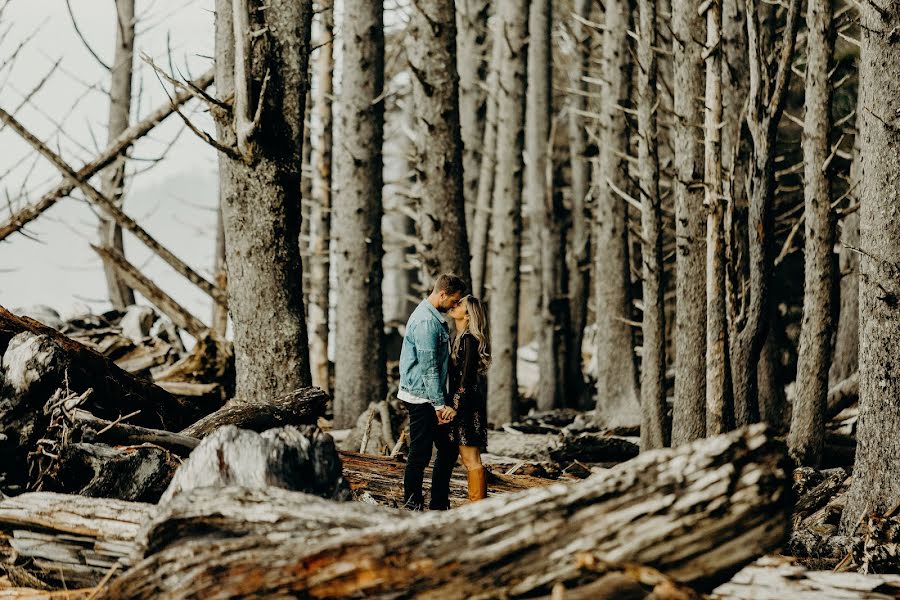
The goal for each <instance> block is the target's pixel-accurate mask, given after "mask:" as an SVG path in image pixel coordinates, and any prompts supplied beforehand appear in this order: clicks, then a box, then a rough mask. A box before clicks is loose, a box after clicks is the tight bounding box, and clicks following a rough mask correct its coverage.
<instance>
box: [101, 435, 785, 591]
mask: <svg viewBox="0 0 900 600" xmlns="http://www.w3.org/2000/svg"><path fill="white" fill-rule="evenodd" d="M787 464H788V460H787V454H786V450H785V448H784V445H783V444H782V443H780V442H777V441H775V440H774V439H773V438H772V437H771V435H770V433H769V432H768V431H767V429H766V428H765V426H763V425H754V426H751V427H748V428H745V429H742V430H738V431H735V432H732V433H729V434H726V435H722V436H718V437H715V438H709V439H705V440H700V441H698V442H695V443H693V444H690V445H685V446H681V447H679V448H675V449H664V450H657V451H651V452H647V453H645V454H642V455H640V456H639V457H637V458H636V459H634V460H632V461H629V462H627V463H623V464H621V465H619V466H617V467H615V468H613V469H610V470H609V471H606V472H605V473H604V474H603V475H602V476H596V477H592V478H590V479H588V480H585V481H581V482H578V483H574V484H571V485H566V484H560V483H557V484H553V485H550V486H546V487H541V488H538V489H532V490H527V491H524V492H521V493H518V494H512V495H507V496H504V497H503V498H502V499H501V498H493V499H490V498H489V499H487V500H483V501H481V502H477V503H474V504H471V505H468V506H465V507H462V508H459V509H457V510H454V511H449V512H443V511H434V512H429V513H425V514H423V515H418V516H414V517H411V518H406V519H403V520H393V519H390V520H389V521H388V522H386V523H385V524H379V525H376V526H373V527H367V528H364V529H361V530H358V531H353V532H347V533H342V534H338V535H335V536H331V537H329V538H328V539H327V540H324V541H318V542H313V543H310V542H309V541H308V540H307V539H306V538H305V535H304V534H303V532H298V533H296V534H293V533H292V534H290V535H284V536H278V535H260V534H255V535H254V534H251V535H247V536H243V537H240V538H235V539H227V540H219V539H215V535H213V539H209V538H206V537H200V538H193V539H189V540H186V541H183V542H182V541H179V540H173V541H172V542H171V544H170V545H169V546H168V547H166V548H164V549H162V550H160V551H159V552H155V553H153V554H150V555H149V556H147V557H145V558H144V559H143V560H141V561H139V562H137V563H135V564H134V565H133V566H132V567H131V568H130V569H129V570H128V571H127V572H125V573H123V574H122V575H121V576H118V577H116V578H114V579H113V580H112V581H111V582H110V585H109V587H108V589H106V590H105V592H104V593H103V595H102V597H105V598H128V599H139V598H151V597H155V598H158V597H160V596H164V597H166V598H169V599H172V600H177V599H180V598H208V599H211V600H212V599H217V598H229V597H234V596H235V595H240V596H241V597H242V598H268V597H272V596H279V597H297V596H299V597H318V598H328V597H331V598H335V597H348V596H353V597H360V596H365V597H367V598H388V597H398V596H403V597H412V596H415V595H416V594H420V593H427V594H428V596H429V597H433V598H469V597H473V596H476V595H477V596H481V597H518V596H526V595H528V596H538V595H542V594H549V593H550V592H551V590H552V588H553V587H554V586H555V585H558V584H563V585H566V584H568V583H572V582H574V581H576V580H577V581H579V583H585V581H584V578H585V576H586V573H585V571H584V569H582V568H581V562H582V561H581V559H580V557H581V556H582V555H583V553H590V554H591V555H592V556H593V557H594V558H595V559H596V560H599V561H611V562H623V561H624V562H632V561H633V562H639V563H644V564H648V565H650V566H653V567H654V568H656V569H659V570H660V571H661V572H663V573H665V574H666V575H668V576H670V577H673V578H674V579H677V580H680V581H682V582H686V583H688V582H710V581H716V580H721V579H722V578H723V576H725V575H726V574H731V573H733V572H734V571H735V570H736V569H737V568H739V567H740V566H742V565H744V564H746V563H747V562H749V561H750V560H753V559H754V558H756V557H757V556H759V555H761V554H763V553H765V552H766V551H768V550H771V549H773V548H775V547H777V546H778V545H779V544H780V543H781V541H782V539H783V538H784V535H785V533H786V532H787V530H788V523H789V514H788V513H789V506H788V502H787V498H788V497H789V490H788V471H787ZM358 508H359V505H358V504H353V503H348V504H343V505H334V509H333V514H334V517H335V518H336V519H337V518H339V516H345V517H346V518H350V517H351V516H355V515H357V514H358V513H359V511H358V510H357V509H358ZM595 578H596V577H595Z"/></svg>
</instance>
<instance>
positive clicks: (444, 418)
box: [437, 406, 456, 425]
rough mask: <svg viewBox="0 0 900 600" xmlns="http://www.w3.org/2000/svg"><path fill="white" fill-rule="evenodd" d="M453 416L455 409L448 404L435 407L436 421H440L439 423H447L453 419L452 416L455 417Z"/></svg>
mask: <svg viewBox="0 0 900 600" xmlns="http://www.w3.org/2000/svg"><path fill="white" fill-rule="evenodd" d="M455 416H456V411H455V410H453V409H452V408H451V407H449V406H442V407H440V408H439V409H437V418H438V423H440V424H441V425H444V424H446V423H449V422H450V421H452V420H453V417H455Z"/></svg>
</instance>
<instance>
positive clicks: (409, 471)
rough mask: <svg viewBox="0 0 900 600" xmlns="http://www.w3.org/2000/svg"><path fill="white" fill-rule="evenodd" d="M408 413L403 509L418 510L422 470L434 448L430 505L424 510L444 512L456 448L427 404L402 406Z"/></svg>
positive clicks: (420, 503) (420, 499)
mask: <svg viewBox="0 0 900 600" xmlns="http://www.w3.org/2000/svg"><path fill="white" fill-rule="evenodd" d="M404 404H405V405H406V409H407V410H408V411H409V458H408V459H407V460H406V472H405V473H404V476H403V501H404V505H405V507H406V508H409V509H412V510H422V508H423V506H424V505H425V498H424V496H423V494H422V479H424V477H425V467H427V466H428V461H430V460H431V447H432V446H434V447H436V448H437V456H436V457H435V459H434V469H433V470H432V477H431V502H429V503H428V508H430V509H432V510H446V509H449V508H450V475H451V474H452V472H453V467H454V466H455V465H456V459H457V457H458V456H459V448H458V447H457V446H456V444H454V443H452V442H451V441H450V436H449V435H447V431H446V427H440V426H439V425H438V419H437V413H436V411H435V410H434V406H432V405H431V403H426V404H410V403H409V402H404Z"/></svg>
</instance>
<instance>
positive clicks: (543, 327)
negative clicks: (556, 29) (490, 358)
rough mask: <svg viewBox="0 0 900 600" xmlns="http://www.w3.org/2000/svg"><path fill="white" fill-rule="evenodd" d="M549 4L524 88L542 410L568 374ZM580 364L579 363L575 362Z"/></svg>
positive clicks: (536, 4) (535, 9) (533, 14)
mask: <svg viewBox="0 0 900 600" xmlns="http://www.w3.org/2000/svg"><path fill="white" fill-rule="evenodd" d="M552 28H553V2H552V1H551V0H533V1H532V3H531V9H530V12H529V23H528V37H529V44H528V74H527V78H528V85H527V97H526V111H525V179H526V185H525V190H526V193H527V196H528V207H529V210H530V212H531V231H532V239H531V242H532V255H533V260H532V265H533V266H534V269H535V274H534V275H535V278H536V281H537V286H536V289H537V292H538V294H537V298H536V301H537V302H536V304H537V308H538V310H537V319H536V325H535V327H536V334H537V338H538V370H539V373H540V381H539V383H538V390H537V405H538V408H539V409H540V410H551V409H554V408H561V407H563V406H565V405H566V404H568V403H569V401H570V400H569V398H570V393H569V387H568V381H567V378H566V375H567V374H568V371H569V361H570V360H576V362H579V361H578V360H577V358H575V357H572V356H570V350H571V337H570V331H571V327H570V322H569V303H568V301H567V298H566V268H565V249H566V240H565V234H564V232H563V230H564V227H565V221H566V211H565V208H564V207H563V202H562V193H561V190H558V189H556V186H555V185H554V181H553V172H554V171H553V139H552V137H553V135H554V133H555V127H553V125H552V124H553V120H554V118H553V93H552V83H553V53H552V44H551V31H552ZM579 366H580V362H579Z"/></svg>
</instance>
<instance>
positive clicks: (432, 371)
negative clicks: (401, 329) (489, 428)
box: [400, 298, 450, 407]
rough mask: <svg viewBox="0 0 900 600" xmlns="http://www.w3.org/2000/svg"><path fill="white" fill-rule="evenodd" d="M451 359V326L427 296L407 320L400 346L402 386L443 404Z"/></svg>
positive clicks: (410, 391) (406, 389)
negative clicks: (404, 334)
mask: <svg viewBox="0 0 900 600" xmlns="http://www.w3.org/2000/svg"><path fill="white" fill-rule="evenodd" d="M449 361H450V328H449V327H448V326H447V322H446V321H445V320H444V318H443V317H442V316H441V313H439V312H438V311H437V309H436V308H435V307H434V306H432V304H431V302H429V301H428V299H427V298H426V299H425V300H423V301H422V302H421V303H420V304H419V306H417V307H416V310H414V311H413V313H412V315H410V317H409V321H407V323H406V336H405V337H404V338H403V347H402V349H401V350H400V389H402V390H404V391H406V392H409V393H410V394H412V395H414V396H418V397H419V398H426V399H428V400H430V401H431V403H432V404H433V405H434V406H435V407H438V406H444V402H445V400H444V390H445V389H446V387H447V368H448V364H449Z"/></svg>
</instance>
